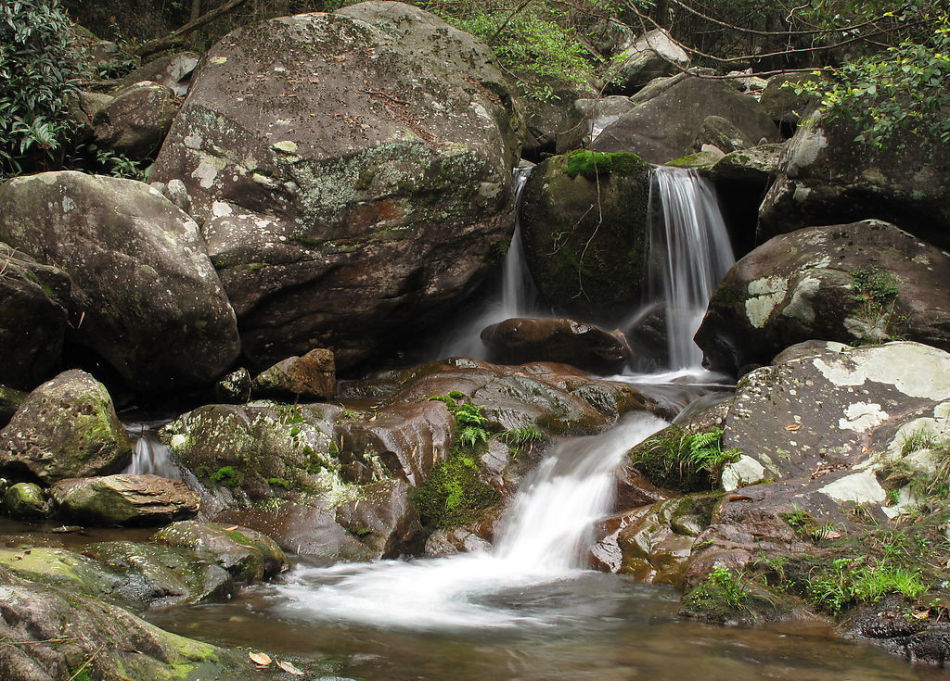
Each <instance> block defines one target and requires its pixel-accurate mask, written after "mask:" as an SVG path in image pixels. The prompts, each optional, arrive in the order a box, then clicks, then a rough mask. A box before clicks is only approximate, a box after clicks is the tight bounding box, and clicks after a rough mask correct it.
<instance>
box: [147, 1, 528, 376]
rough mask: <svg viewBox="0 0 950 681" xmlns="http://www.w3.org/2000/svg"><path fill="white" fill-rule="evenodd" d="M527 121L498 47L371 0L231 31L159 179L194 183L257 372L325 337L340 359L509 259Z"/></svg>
mask: <svg viewBox="0 0 950 681" xmlns="http://www.w3.org/2000/svg"><path fill="white" fill-rule="evenodd" d="M520 125H521V123H520V120H519V118H518V115H517V113H516V111H515V108H514V105H513V103H512V96H511V90H510V89H509V87H508V85H507V84H506V82H505V79H504V77H503V76H502V73H501V71H500V70H499V69H498V67H497V66H496V65H495V60H494V56H493V55H492V53H491V51H490V50H489V49H488V47H486V46H485V45H483V44H481V43H479V42H477V41H476V40H475V39H474V38H472V37H471V36H470V35H467V34H465V33H462V32H461V31H458V30H456V29H455V28H452V27H451V26H449V25H448V24H446V23H445V22H443V21H442V20H441V19H438V18H437V17H435V16H434V15H432V14H429V13H427V12H424V11H423V10H420V9H417V8H415V7H412V6H410V5H404V4H401V3H394V2H365V3H361V4H358V5H355V6H350V7H347V8H345V9H342V10H340V11H339V12H337V13H335V14H321V13H312V14H302V15H297V16H294V17H282V18H279V19H273V20H271V21H268V22H265V23H262V24H257V25H255V26H253V27H245V28H239V29H237V30H236V31H234V32H232V33H230V34H229V35H228V36H226V37H225V38H223V39H222V40H221V41H219V42H218V43H217V44H216V45H215V46H214V47H213V48H212V49H211V50H210V51H209V53H208V55H207V56H206V58H205V60H204V62H203V64H202V66H201V68H200V69H199V71H198V73H197V74H196V75H195V78H194V81H193V84H192V89H191V92H190V93H189V96H188V99H187V101H186V102H185V104H184V106H183V108H182V111H181V113H180V114H179V115H178V116H177V118H176V119H175V123H174V125H173V126H172V130H171V132H170V133H169V136H168V138H167V140H166V142H165V145H164V146H163V148H162V151H161V152H160V153H159V156H158V159H157V161H156V164H155V169H154V171H153V178H154V179H157V180H159V181H163V182H167V181H169V180H172V179H180V180H182V181H183V182H184V183H185V184H186V186H187V189H188V192H189V193H190V194H191V197H192V202H193V210H194V211H195V213H196V215H199V216H200V217H201V218H202V219H204V220H205V222H204V225H203V231H204V235H205V238H206V240H207V243H208V249H209V252H210V253H211V257H212V259H213V260H214V262H215V265H216V266H217V268H218V269H219V272H220V274H221V278H222V281H223V282H224V285H225V288H226V290H227V292H228V295H229V297H230V300H231V302H232V303H233V304H234V306H235V309H236V310H237V314H238V317H239V319H240V328H241V335H242V340H243V345H244V352H245V355H246V356H247V357H248V358H249V360H250V362H251V364H252V365H253V368H254V369H259V368H262V367H266V366H268V365H269V364H272V363H273V362H275V361H278V360H280V359H282V358H284V357H287V356H289V355H292V354H299V353H303V352H306V351H308V350H310V349H311V348H312V347H314V346H315V345H319V346H323V347H329V348H332V349H333V350H334V352H335V353H336V359H337V364H338V368H344V369H345V368H348V367H351V366H353V365H354V364H355V363H357V362H360V361H363V360H366V359H369V358H371V357H373V356H375V355H376V354H377V352H378V351H379V350H380V349H382V348H384V347H388V342H389V340H388V339H390V338H391V337H392V336H393V335H394V334H397V333H399V332H401V331H403V330H405V329H410V328H411V329H417V328H418V322H419V318H420V316H421V315H425V314H429V313H433V314H434V313H437V311H438V310H444V309H447V307H448V306H449V305H451V304H452V303H454V302H455V301H457V300H459V299H460V298H461V297H462V296H463V295H465V294H466V293H468V292H469V291H470V290H471V289H472V287H473V286H474V285H476V284H477V283H478V281H479V280H480V278H481V277H482V276H483V275H484V274H485V273H486V272H487V271H488V268H489V267H490V266H491V265H492V264H494V263H495V262H496V261H497V259H498V255H499V253H500V251H499V249H500V248H501V247H502V246H503V244H505V243H506V242H507V241H508V239H509V238H510V233H511V229H512V225H513V201H512V193H511V188H510V184H511V180H510V170H511V168H512V166H513V165H514V164H515V161H516V158H517V150H518V147H519V144H520V142H519V139H518V137H519V135H520Z"/></svg>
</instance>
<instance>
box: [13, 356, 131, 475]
mask: <svg viewBox="0 0 950 681" xmlns="http://www.w3.org/2000/svg"><path fill="white" fill-rule="evenodd" d="M131 459H132V444H131V442H130V441H129V436H128V435H127V434H126V432H125V428H123V427H122V424H121V423H120V422H119V419H118V417H117V416H116V413H115V408H114V407H113V405H112V399H111V398H110V397H109V393H108V391H107V390H106V388H105V386H104V385H102V384H101V383H99V382H98V381H96V380H95V379H94V378H93V377H92V376H90V375H89V374H87V373H86V372H84V371H79V370H77V369H73V370H71V371H67V372H64V373H62V374H60V375H59V376H57V377H56V378H54V379H53V380H51V381H48V382H47V383H44V384H43V385H41V386H40V387H38V388H37V389H36V390H34V391H33V392H32V393H30V395H29V397H27V398H26V400H25V401H24V402H23V404H22V405H20V408H19V409H18V410H17V412H16V414H14V416H13V418H12V419H11V420H10V423H9V424H8V425H7V426H6V428H4V429H3V430H2V431H0V470H3V471H7V472H9V473H10V474H11V475H27V476H29V477H32V478H36V479H39V480H41V481H42V482H44V483H46V484H50V483H53V482H56V481H57V480H62V479H64V478H75V477H82V476H89V475H102V474H106V473H113V472H118V471H120V470H122V469H123V468H125V466H127V465H128V463H129V462H130V461H131Z"/></svg>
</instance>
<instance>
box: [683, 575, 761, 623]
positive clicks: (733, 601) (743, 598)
mask: <svg viewBox="0 0 950 681" xmlns="http://www.w3.org/2000/svg"><path fill="white" fill-rule="evenodd" d="M748 599H749V591H748V589H747V588H746V586H745V584H744V581H743V575H742V573H735V572H733V571H732V570H730V569H728V568H725V567H714V568H713V569H712V571H711V572H710V573H709V575H707V577H706V579H705V580H703V581H702V582H701V583H700V584H699V585H698V586H697V587H696V588H694V589H693V590H692V591H690V592H689V593H688V594H686V596H685V597H684V598H683V602H684V605H685V606H686V607H687V608H689V609H692V610H697V611H701V612H704V613H708V614H713V615H719V616H725V615H727V614H728V613H730V612H735V611H738V610H742V609H744V607H745V605H746V602H747V601H748Z"/></svg>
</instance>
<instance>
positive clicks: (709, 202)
mask: <svg viewBox="0 0 950 681" xmlns="http://www.w3.org/2000/svg"><path fill="white" fill-rule="evenodd" d="M656 203H659V211H657V210H656V208H655V205H654V204H656ZM649 213H650V215H655V216H656V219H655V220H654V226H653V229H652V230H651V234H650V263H651V267H650V269H651V272H650V280H651V287H652V288H653V289H654V290H653V291H652V293H653V295H652V298H653V299H654V300H657V299H659V300H660V301H661V302H662V303H663V305H664V307H665V313H666V314H665V316H666V331H667V346H668V349H669V367H670V368H671V369H674V370H675V369H687V368H698V367H700V366H701V364H702V360H703V355H702V351H701V350H700V349H699V347H698V346H697V345H696V344H695V343H694V342H693V336H694V335H695V334H696V331H697V330H698V329H699V325H700V323H701V322H702V320H703V315H704V314H705V312H706V306H707V305H708V303H709V299H710V298H711V297H712V293H713V290H714V289H715V287H716V286H717V285H718V284H719V282H720V281H721V280H722V278H723V277H724V276H725V274H726V272H727V271H728V270H729V268H730V267H731V266H732V264H733V262H735V257H734V256H733V253H732V246H731V245H730V243H729V234H728V232H727V231H726V225H725V222H724V221H723V218H722V213H721V212H720V211H719V203H718V201H717V200H716V193H715V190H714V189H713V188H712V186H711V185H710V184H709V182H707V181H706V180H704V179H703V178H701V177H700V176H699V174H698V173H697V172H696V170H694V169H682V168H671V167H668V166H659V167H657V168H655V169H654V179H653V184H652V186H651V192H650V209H649ZM655 289H660V290H655Z"/></svg>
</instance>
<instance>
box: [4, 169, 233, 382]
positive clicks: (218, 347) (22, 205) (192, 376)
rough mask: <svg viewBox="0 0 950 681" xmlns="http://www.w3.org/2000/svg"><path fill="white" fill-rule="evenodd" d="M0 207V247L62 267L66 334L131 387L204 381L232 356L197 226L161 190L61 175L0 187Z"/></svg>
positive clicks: (228, 325)
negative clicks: (69, 324)
mask: <svg viewBox="0 0 950 681" xmlns="http://www.w3.org/2000/svg"><path fill="white" fill-rule="evenodd" d="M0 205H2V206H3V211H2V212H0V240H3V241H5V242H6V243H8V244H9V245H10V246H12V247H13V248H16V249H18V250H20V251H23V252H25V253H28V254H29V255H31V256H32V257H34V258H36V259H37V260H39V261H40V262H46V263H56V264H57V266H59V267H62V269H63V270H64V271H65V272H66V273H67V274H68V275H69V277H70V279H71V281H72V289H71V292H70V299H71V303H72V307H73V314H74V322H73V326H74V327H76V329H75V331H74V332H73V335H74V336H75V337H76V339H77V341H78V342H80V343H82V344H83V345H86V346H88V347H90V348H92V349H93V350H94V351H95V352H97V353H98V354H100V355H101V356H102V357H104V358H105V359H106V361H107V362H108V363H109V364H111V365H112V366H113V367H114V368H115V369H116V370H117V371H118V373H119V374H120V375H121V376H122V378H123V379H125V381H126V382H127V383H128V384H129V385H130V386H131V387H133V388H135V389H137V390H142V391H148V390H169V389H172V388H187V387H192V386H195V385H201V384H205V383H209V382H211V381H212V380H214V378H216V377H217V376H219V375H220V374H221V373H222V372H223V371H224V370H225V369H226V368H227V367H228V366H229V365H230V364H231V362H232V361H233V360H234V358H235V357H236V356H237V354H238V350H239V340H238V337H237V326H236V320H235V317H234V311H233V310H232V309H231V306H230V305H229V303H228V300H227V297H226V296H225V294H224V291H223V289H222V288H221V283H220V281H219V280H218V277H217V274H216V273H215V271H214V268H213V267H212V265H211V262H210V260H209V259H208V256H207V254H206V251H205V246H204V242H203V241H202V239H201V235H200V234H199V233H198V225H197V224H196V223H195V222H194V220H192V219H191V218H190V217H189V216H188V215H186V214H185V213H183V212H181V211H180V210H179V209H178V208H176V207H175V206H174V205H173V204H172V203H171V202H169V201H168V200H167V199H165V198H164V197H163V196H162V195H161V194H160V193H159V192H157V191H155V190H154V189H152V188H151V187H149V186H148V185H145V184H142V183H140V182H134V181H132V180H121V179H117V178H113V177H99V176H93V175H86V174H83V173H78V172H74V171H62V172H54V173H40V174H38V175H31V176H27V177H19V178H15V179H13V180H10V181H8V182H6V183H4V184H3V185H0ZM118 281H121V285H117V284H116V282H118Z"/></svg>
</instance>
